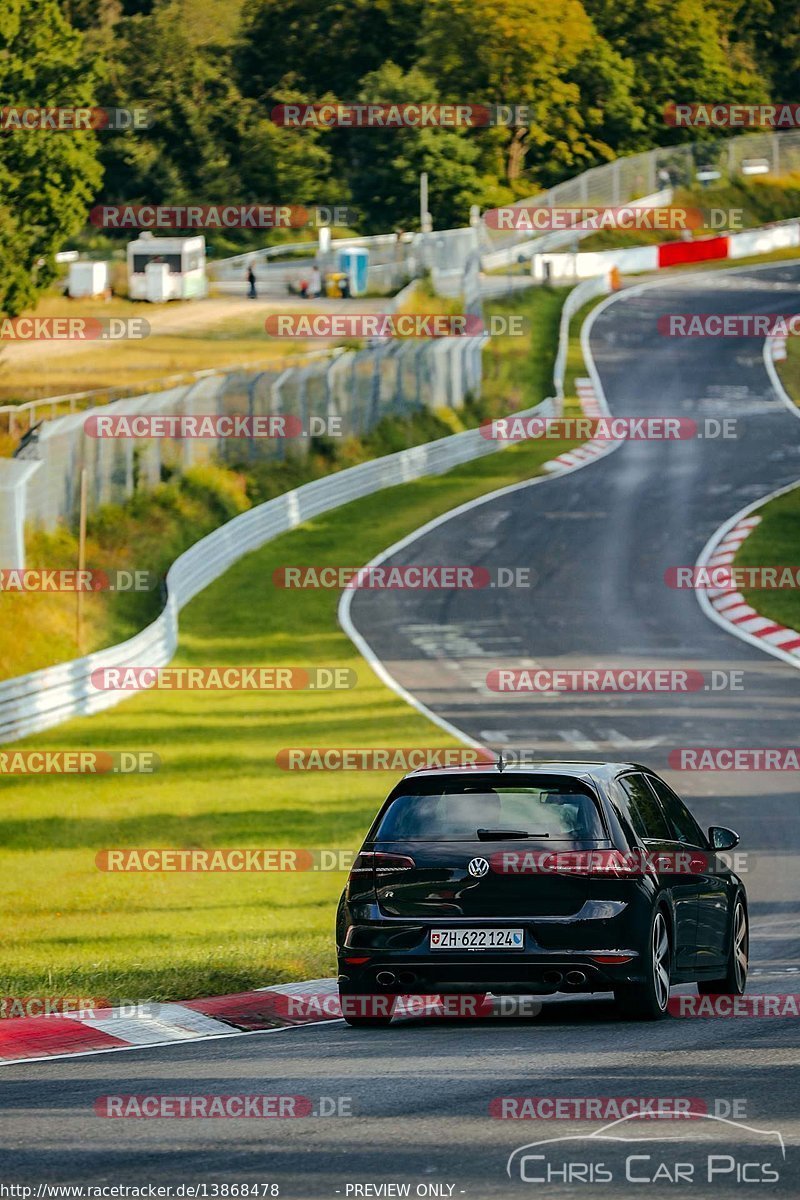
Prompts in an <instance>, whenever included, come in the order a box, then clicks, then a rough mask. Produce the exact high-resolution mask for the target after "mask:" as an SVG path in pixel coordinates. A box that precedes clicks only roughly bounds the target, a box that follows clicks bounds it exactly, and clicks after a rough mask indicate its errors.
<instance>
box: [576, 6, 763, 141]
mask: <svg viewBox="0 0 800 1200" xmlns="http://www.w3.org/2000/svg"><path fill="white" fill-rule="evenodd" d="M585 3H586V7H587V10H588V11H589V13H590V15H591V16H592V18H593V20H594V21H595V24H596V25H597V27H598V29H599V30H600V33H601V34H602V35H603V36H604V37H605V38H606V39H607V41H609V42H610V43H611V45H612V46H613V47H614V48H615V49H616V50H617V51H618V52H619V53H620V54H622V55H623V56H624V57H625V58H628V59H630V60H631V61H632V62H633V64H634V68H635V72H636V76H635V79H636V84H635V91H636V95H637V97H638V98H639V99H640V100H641V103H642V105H643V107H644V110H645V125H646V128H647V131H648V134H649V137H650V139H651V140H652V141H653V142H655V143H661V142H674V141H686V140H687V131H686V130H685V129H671V128H670V127H669V126H666V125H665V121H664V109H665V107H666V105H667V104H669V103H671V102H673V101H678V102H683V103H692V102H695V101H696V102H710V103H714V102H720V101H725V102H730V101H744V102H748V101H756V100H760V99H762V98H763V96H764V87H763V81H762V80H759V78H758V77H757V76H756V74H755V73H754V71H753V69H752V68H751V66H750V65H749V63H748V56H747V54H743V53H733V52H732V49H731V46H730V44H728V45H726V44H725V36H724V28H723V27H721V23H720V19H719V16H718V14H717V11H716V10H715V8H714V6H713V5H712V4H710V3H704V0H585ZM691 136H694V131H693V133H692V135H691Z"/></svg>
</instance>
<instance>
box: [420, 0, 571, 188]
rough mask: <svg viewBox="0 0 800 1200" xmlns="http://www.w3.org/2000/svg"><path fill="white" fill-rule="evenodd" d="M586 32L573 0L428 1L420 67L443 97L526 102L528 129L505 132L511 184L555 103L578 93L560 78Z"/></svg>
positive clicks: (555, 109) (543, 131)
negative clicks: (529, 116)
mask: <svg viewBox="0 0 800 1200" xmlns="http://www.w3.org/2000/svg"><path fill="white" fill-rule="evenodd" d="M593 36H594V30H593V28H592V24H591V21H590V20H589V18H588V17H587V15H586V12H585V10H584V8H583V5H582V4H581V3H580V0H561V3H560V4H558V5H554V4H553V3H552V2H551V0H429V3H428V5H427V7H426V9H425V16H424V19H423V28H422V38H421V46H422V47H423V57H422V65H423V66H424V68H425V70H427V72H428V73H429V74H430V75H431V76H432V77H433V79H434V80H435V81H436V83H437V85H438V86H439V88H440V89H441V92H442V93H443V94H445V95H446V96H447V97H448V98H450V99H453V100H461V101H463V102H473V103H476V104H480V103H483V104H505V105H527V106H528V107H530V109H531V110H532V113H533V121H532V124H531V127H530V128H528V127H526V126H524V125H521V126H518V127H516V128H514V129H509V130H506V131H504V138H503V140H504V144H505V157H506V175H507V178H508V180H509V182H511V183H513V182H514V181H515V180H517V179H518V178H519V176H520V175H521V173H522V171H523V168H524V166H525V158H526V153H527V150H528V147H529V146H530V145H532V144H535V143H536V142H537V141H538V142H540V143H541V142H542V140H543V139H545V138H546V131H547V126H548V124H549V122H550V121H551V120H555V119H556V115H557V112H558V110H559V108H560V106H561V105H563V104H564V103H565V102H567V103H576V102H577V100H578V99H579V96H578V92H577V89H576V88H574V87H573V88H570V87H569V86H568V84H567V79H568V75H569V72H570V71H572V70H574V68H575V67H576V66H577V64H578V62H579V61H580V58H581V55H582V54H584V53H586V52H587V51H588V50H589V48H590V46H591V44H592V38H593Z"/></svg>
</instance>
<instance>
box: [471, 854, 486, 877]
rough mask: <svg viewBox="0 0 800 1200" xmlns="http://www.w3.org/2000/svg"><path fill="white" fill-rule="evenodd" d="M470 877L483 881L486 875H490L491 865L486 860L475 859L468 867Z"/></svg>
mask: <svg viewBox="0 0 800 1200" xmlns="http://www.w3.org/2000/svg"><path fill="white" fill-rule="evenodd" d="M467 870H468V871H469V873H470V875H474V877H475V878H476V879H483V877H484V875H488V874H489V864H488V862H487V861H486V859H485V858H473V859H472V860H471V861H470V864H469V866H468V867H467Z"/></svg>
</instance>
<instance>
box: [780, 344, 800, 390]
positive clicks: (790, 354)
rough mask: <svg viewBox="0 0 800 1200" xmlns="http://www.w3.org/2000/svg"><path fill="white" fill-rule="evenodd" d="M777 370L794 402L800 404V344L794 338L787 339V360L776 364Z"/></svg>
mask: <svg viewBox="0 0 800 1200" xmlns="http://www.w3.org/2000/svg"><path fill="white" fill-rule="evenodd" d="M775 368H776V370H777V372H778V377H779V379H780V381H781V383H782V384H783V386H784V387H785V388H786V391H787V392H788V393H789V395H790V396H791V398H792V400H794V402H795V404H800V343H798V342H796V341H795V340H794V338H793V337H790V338H787V339H786V358H785V359H784V361H783V362H779V363H776V364H775Z"/></svg>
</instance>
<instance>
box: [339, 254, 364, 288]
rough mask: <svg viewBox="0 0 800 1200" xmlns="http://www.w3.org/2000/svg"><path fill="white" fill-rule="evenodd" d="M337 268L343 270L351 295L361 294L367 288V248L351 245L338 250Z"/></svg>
mask: <svg viewBox="0 0 800 1200" xmlns="http://www.w3.org/2000/svg"><path fill="white" fill-rule="evenodd" d="M339 270H340V271H344V272H345V274H346V275H347V278H348V280H349V283H350V295H351V296H363V295H364V293H365V292H366V290H367V276H368V274H369V250H364V249H363V248H362V247H360V246H359V247H355V246H353V247H351V248H350V249H349V250H340V251H339Z"/></svg>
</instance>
